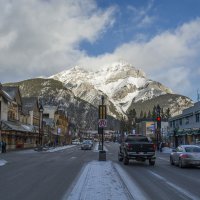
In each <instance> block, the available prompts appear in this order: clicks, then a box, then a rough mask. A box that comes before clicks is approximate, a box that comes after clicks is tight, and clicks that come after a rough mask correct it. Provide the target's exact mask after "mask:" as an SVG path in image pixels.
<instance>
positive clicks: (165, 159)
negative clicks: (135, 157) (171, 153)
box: [158, 157, 169, 162]
mask: <svg viewBox="0 0 200 200" xmlns="http://www.w3.org/2000/svg"><path fill="white" fill-rule="evenodd" d="M158 158H159V159H160V160H164V161H167V162H169V159H167V158H161V157H158Z"/></svg>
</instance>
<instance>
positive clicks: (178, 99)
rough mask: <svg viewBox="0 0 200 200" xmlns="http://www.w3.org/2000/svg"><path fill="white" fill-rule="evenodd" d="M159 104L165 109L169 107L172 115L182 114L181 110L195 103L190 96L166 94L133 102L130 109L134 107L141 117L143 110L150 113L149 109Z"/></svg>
mask: <svg viewBox="0 0 200 200" xmlns="http://www.w3.org/2000/svg"><path fill="white" fill-rule="evenodd" d="M158 104H159V105H160V107H161V108H163V109H164V110H166V109H168V108H169V109H170V113H171V114H172V115H177V114H180V111H181V110H183V109H185V108H188V107H190V106H192V105H193V104H192V102H191V100H190V99H189V98H188V97H185V96H181V95H177V94H164V95H160V96H158V97H155V98H153V99H150V100H146V101H138V102H132V104H131V106H130V107H129V110H131V109H133V108H134V109H135V110H136V113H137V116H138V117H139V116H140V112H141V111H143V112H146V113H147V114H148V111H149V110H150V111H152V110H153V107H154V106H155V105H158Z"/></svg>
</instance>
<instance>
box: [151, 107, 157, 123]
mask: <svg viewBox="0 0 200 200" xmlns="http://www.w3.org/2000/svg"><path fill="white" fill-rule="evenodd" d="M156 116H157V112H156V106H154V107H153V111H152V120H153V121H155V120H156Z"/></svg>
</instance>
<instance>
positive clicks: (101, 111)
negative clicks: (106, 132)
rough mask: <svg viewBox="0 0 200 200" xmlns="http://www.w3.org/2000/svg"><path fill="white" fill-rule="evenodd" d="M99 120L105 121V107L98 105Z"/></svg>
mask: <svg viewBox="0 0 200 200" xmlns="http://www.w3.org/2000/svg"><path fill="white" fill-rule="evenodd" d="M99 119H106V105H99Z"/></svg>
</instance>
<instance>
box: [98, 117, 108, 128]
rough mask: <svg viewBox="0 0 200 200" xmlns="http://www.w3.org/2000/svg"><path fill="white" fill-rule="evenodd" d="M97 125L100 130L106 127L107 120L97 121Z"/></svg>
mask: <svg viewBox="0 0 200 200" xmlns="http://www.w3.org/2000/svg"><path fill="white" fill-rule="evenodd" d="M98 125H99V127H100V128H104V127H107V120H106V119H99V122H98Z"/></svg>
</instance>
